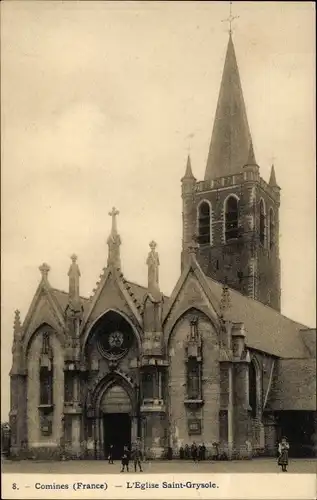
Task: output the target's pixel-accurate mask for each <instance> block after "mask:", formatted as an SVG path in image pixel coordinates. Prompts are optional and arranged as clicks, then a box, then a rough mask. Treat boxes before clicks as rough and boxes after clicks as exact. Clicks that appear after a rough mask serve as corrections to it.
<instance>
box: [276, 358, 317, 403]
mask: <svg viewBox="0 0 317 500" xmlns="http://www.w3.org/2000/svg"><path fill="white" fill-rule="evenodd" d="M267 407H268V409H272V410H277V411H278V410H306V411H308V410H313V411H314V410H316V359H305V361H303V360H302V359H280V360H279V361H278V365H277V371H276V375H275V377H274V381H273V386H272V391H271V396H270V399H269V401H268V404H267Z"/></svg>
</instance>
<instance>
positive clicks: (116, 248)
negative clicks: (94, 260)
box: [107, 207, 121, 269]
mask: <svg viewBox="0 0 317 500" xmlns="http://www.w3.org/2000/svg"><path fill="white" fill-rule="evenodd" d="M119 213H120V212H119V210H117V209H116V208H115V207H113V208H112V210H111V212H109V215H110V217H111V218H112V223H111V232H110V235H109V238H108V240H107V243H108V248H109V253H108V266H114V267H115V268H116V269H121V260H120V245H121V238H120V236H119V234H118V229H117V215H119Z"/></svg>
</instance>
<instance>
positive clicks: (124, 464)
mask: <svg viewBox="0 0 317 500" xmlns="http://www.w3.org/2000/svg"><path fill="white" fill-rule="evenodd" d="M129 462H130V452H129V448H128V447H127V446H125V447H124V448H123V454H122V459H121V464H122V469H121V472H124V468H126V470H127V472H129Z"/></svg>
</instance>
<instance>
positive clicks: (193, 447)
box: [191, 441, 198, 462]
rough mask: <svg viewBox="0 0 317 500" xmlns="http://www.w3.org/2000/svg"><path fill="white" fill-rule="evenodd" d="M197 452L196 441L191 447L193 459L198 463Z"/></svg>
mask: <svg viewBox="0 0 317 500" xmlns="http://www.w3.org/2000/svg"><path fill="white" fill-rule="evenodd" d="M197 452H198V450H197V445H196V443H195V441H194V442H193V444H192V446H191V454H192V459H193V461H194V462H197Z"/></svg>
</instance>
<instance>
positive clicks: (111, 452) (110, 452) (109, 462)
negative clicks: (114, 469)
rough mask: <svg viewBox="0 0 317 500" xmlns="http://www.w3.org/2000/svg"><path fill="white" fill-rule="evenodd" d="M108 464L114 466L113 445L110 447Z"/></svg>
mask: <svg viewBox="0 0 317 500" xmlns="http://www.w3.org/2000/svg"><path fill="white" fill-rule="evenodd" d="M108 464H113V444H111V445H110V446H109V453H108Z"/></svg>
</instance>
